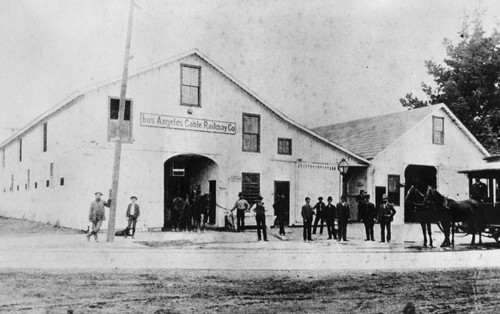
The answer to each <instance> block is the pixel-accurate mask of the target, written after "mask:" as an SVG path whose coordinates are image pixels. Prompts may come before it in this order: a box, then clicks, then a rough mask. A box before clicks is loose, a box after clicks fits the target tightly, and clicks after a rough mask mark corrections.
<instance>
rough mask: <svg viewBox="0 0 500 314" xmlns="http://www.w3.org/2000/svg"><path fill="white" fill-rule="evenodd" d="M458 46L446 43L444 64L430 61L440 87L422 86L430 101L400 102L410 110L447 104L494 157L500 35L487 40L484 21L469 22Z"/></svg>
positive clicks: (499, 130) (498, 133)
mask: <svg viewBox="0 0 500 314" xmlns="http://www.w3.org/2000/svg"><path fill="white" fill-rule="evenodd" d="M460 37H461V39H460V41H459V42H458V43H457V44H454V43H453V42H452V41H451V40H449V39H445V40H444V46H445V47H446V53H447V58H445V59H444V61H443V63H444V64H438V63H436V62H435V61H429V60H428V61H426V62H425V66H426V68H427V73H428V74H430V75H431V76H432V77H433V80H434V82H435V85H436V87H434V88H433V87H431V86H430V85H427V84H425V83H422V90H423V91H424V92H425V93H426V95H427V96H428V97H429V101H422V100H420V99H418V98H417V97H414V96H413V95H412V94H411V93H410V94H406V96H405V97H404V98H401V99H400V102H401V104H402V105H403V106H405V107H408V108H409V109H414V108H419V107H422V106H426V105H434V104H438V103H444V104H446V105H447V106H448V107H449V108H450V109H451V110H452V111H453V113H454V114H455V115H456V116H457V117H458V118H459V119H460V121H462V123H463V124H464V125H465V126H466V127H467V128H468V129H469V130H470V131H471V132H472V134H474V136H476V138H477V139H478V140H479V142H481V143H482V144H483V145H484V147H485V148H486V149H488V150H489V151H490V152H491V153H500V147H499V137H500V33H499V32H498V31H497V30H494V31H493V33H492V34H491V35H490V36H486V34H485V32H484V30H483V27H482V24H481V20H480V18H476V19H475V20H474V21H472V22H468V21H467V20H466V21H465V22H464V24H463V26H462V32H461V35H460Z"/></svg>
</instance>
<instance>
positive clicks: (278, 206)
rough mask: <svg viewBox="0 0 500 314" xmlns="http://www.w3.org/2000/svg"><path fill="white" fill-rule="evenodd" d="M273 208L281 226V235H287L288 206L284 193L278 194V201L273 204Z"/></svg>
mask: <svg viewBox="0 0 500 314" xmlns="http://www.w3.org/2000/svg"><path fill="white" fill-rule="evenodd" d="M273 208H274V214H275V215H276V218H277V219H278V224H279V226H280V236H285V219H286V208H285V196H284V195H276V202H275V203H274V204H273Z"/></svg>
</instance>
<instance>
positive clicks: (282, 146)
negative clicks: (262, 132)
mask: <svg viewBox="0 0 500 314" xmlns="http://www.w3.org/2000/svg"><path fill="white" fill-rule="evenodd" d="M278 154H280V155H291V154H292V139H290V138H278Z"/></svg>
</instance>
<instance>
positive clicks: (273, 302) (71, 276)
mask: <svg viewBox="0 0 500 314" xmlns="http://www.w3.org/2000/svg"><path fill="white" fill-rule="evenodd" d="M0 295H1V297H0V312H9V311H12V312H26V313H96V312H99V313H236V312H239V313H293V312H295V313H403V309H404V308H405V307H411V305H413V306H414V307H415V308H416V310H417V313H499V311H500V270H493V269H482V270H477V269H473V270H458V271H439V272H437V271H436V272H380V273H353V272H349V273H344V274H340V273H319V272H310V271H272V272H271V271H250V272H249V271H234V270H233V271H220V270H195V271H193V270H127V271H125V270H116V271H91V270H89V271H88V272H80V271H79V272H72V271H68V270H66V271H37V270H19V271H3V272H0ZM408 313H411V311H409V312H408Z"/></svg>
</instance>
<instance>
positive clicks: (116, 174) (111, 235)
mask: <svg viewBox="0 0 500 314" xmlns="http://www.w3.org/2000/svg"><path fill="white" fill-rule="evenodd" d="M133 14H134V0H130V9H129V15H128V27H127V40H126V44H125V56H124V58H123V73H122V86H121V91H120V108H119V111H118V130H117V139H116V144H115V158H114V164H113V182H112V184H111V196H110V197H111V206H110V208H109V220H108V237H107V241H108V242H113V241H114V240H115V221H116V203H117V197H118V182H119V178H120V160H121V153H122V128H123V120H124V117H125V100H126V95H127V80H128V62H129V60H130V42H131V38H132V20H133Z"/></svg>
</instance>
